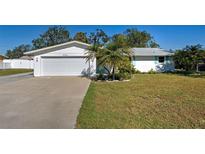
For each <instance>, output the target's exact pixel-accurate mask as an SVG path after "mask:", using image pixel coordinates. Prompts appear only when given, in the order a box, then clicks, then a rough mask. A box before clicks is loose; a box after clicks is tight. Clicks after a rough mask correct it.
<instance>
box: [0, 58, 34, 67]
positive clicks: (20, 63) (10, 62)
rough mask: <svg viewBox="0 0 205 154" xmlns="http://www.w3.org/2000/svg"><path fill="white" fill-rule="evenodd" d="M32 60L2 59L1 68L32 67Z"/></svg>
mask: <svg viewBox="0 0 205 154" xmlns="http://www.w3.org/2000/svg"><path fill="white" fill-rule="evenodd" d="M33 66H34V64H33V60H27V59H4V60H3V62H2V69H33Z"/></svg>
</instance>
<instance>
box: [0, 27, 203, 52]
mask: <svg viewBox="0 0 205 154" xmlns="http://www.w3.org/2000/svg"><path fill="white" fill-rule="evenodd" d="M48 27H49V26H41V25H39V26H0V54H5V53H6V50H8V49H12V48H14V47H15V46H18V45H20V44H31V41H32V40H33V39H34V38H37V37H38V36H39V35H40V34H42V33H43V32H45V31H46V30H47V29H48ZM97 28H100V29H103V30H104V31H105V32H106V33H107V34H108V35H109V36H112V35H113V34H116V33H122V32H124V31H125V30H126V29H127V28H137V29H139V30H146V31H147V32H149V33H151V35H152V36H153V37H154V39H155V40H156V41H157V43H159V44H160V47H161V48H164V49H167V50H169V49H173V50H174V49H180V48H183V47H185V46H186V45H194V44H201V45H205V26H151V25H149V26H142V25H141V26H125V25H116V26H114V25H112V26H111V25H109V26H108V25H105V26H97V25H96V26H94V25H93V26H89V25H82V26H77V25H76V26H75V25H72V26H71V25H69V26H66V29H67V30H69V31H70V33H71V36H73V35H74V34H75V33H76V32H78V31H82V32H87V33H90V32H93V31H95V30H96V29H97ZM203 47H204V46H203Z"/></svg>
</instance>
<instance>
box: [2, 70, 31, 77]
mask: <svg viewBox="0 0 205 154" xmlns="http://www.w3.org/2000/svg"><path fill="white" fill-rule="evenodd" d="M32 71H33V70H31V69H5V70H0V76H4V75H12V74H19V73H27V72H32Z"/></svg>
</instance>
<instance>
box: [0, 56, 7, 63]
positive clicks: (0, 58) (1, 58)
mask: <svg viewBox="0 0 205 154" xmlns="http://www.w3.org/2000/svg"><path fill="white" fill-rule="evenodd" d="M5 58H6V57H5V56H3V55H0V63H1V62H3V60H4V59H5Z"/></svg>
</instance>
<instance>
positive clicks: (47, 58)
mask: <svg viewBox="0 0 205 154" xmlns="http://www.w3.org/2000/svg"><path fill="white" fill-rule="evenodd" d="M90 46H91V45H90V44H86V43H82V42H79V41H70V42H67V43H62V44H59V45H55V46H50V47H46V48H42V49H37V50H33V51H29V52H27V53H25V55H28V56H32V57H33V59H34V76H81V75H90V76H94V75H95V74H96V67H97V66H96V58H93V59H92V60H89V61H88V60H87V59H86V57H87V52H88V48H89V47H90ZM141 52H144V53H141ZM132 53H133V57H132V63H133V65H134V66H135V68H136V69H137V70H139V71H142V72H147V71H149V70H151V69H153V70H156V71H168V70H171V69H173V67H170V66H169V67H167V65H168V64H169V65H172V64H173V63H172V60H171V55H172V54H171V53H169V52H166V51H165V50H162V49H156V48H133V49H132Z"/></svg>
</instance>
